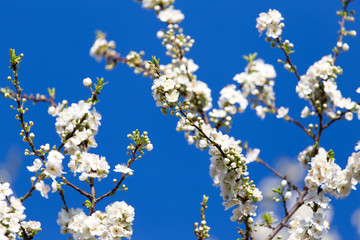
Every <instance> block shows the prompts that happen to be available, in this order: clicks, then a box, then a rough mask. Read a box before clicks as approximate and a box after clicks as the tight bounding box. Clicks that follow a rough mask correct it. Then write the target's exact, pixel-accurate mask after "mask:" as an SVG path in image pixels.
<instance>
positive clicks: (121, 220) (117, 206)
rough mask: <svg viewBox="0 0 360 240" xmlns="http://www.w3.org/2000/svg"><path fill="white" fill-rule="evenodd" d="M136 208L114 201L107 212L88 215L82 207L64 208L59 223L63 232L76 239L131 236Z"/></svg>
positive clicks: (110, 238) (108, 239)
mask: <svg viewBox="0 0 360 240" xmlns="http://www.w3.org/2000/svg"><path fill="white" fill-rule="evenodd" d="M134 216H135V212H134V208H133V207H131V206H130V205H127V204H126V203H125V202H123V201H122V202H114V203H112V204H111V205H109V206H107V207H106V208H105V212H101V211H96V212H94V213H93V214H92V215H90V216H87V215H86V214H85V213H84V212H82V210H81V209H70V210H68V211H67V210H65V209H62V210H61V212H59V218H58V220H57V223H58V224H59V225H60V226H61V232H62V233H63V234H66V233H67V232H68V233H71V234H72V236H73V238H74V239H75V240H85V239H104V240H105V239H106V240H112V239H114V240H115V239H122V238H128V239H130V238H131V235H132V233H133V230H132V227H131V226H132V224H133V221H134Z"/></svg>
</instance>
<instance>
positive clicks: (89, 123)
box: [49, 100, 101, 154]
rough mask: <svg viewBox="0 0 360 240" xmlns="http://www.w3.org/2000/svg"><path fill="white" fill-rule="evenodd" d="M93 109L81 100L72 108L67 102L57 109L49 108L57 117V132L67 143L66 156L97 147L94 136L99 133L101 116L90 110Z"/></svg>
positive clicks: (72, 105)
mask: <svg viewBox="0 0 360 240" xmlns="http://www.w3.org/2000/svg"><path fill="white" fill-rule="evenodd" d="M91 107H92V105H91V103H87V102H84V101H83V100H81V101H79V102H78V103H77V104H76V103H72V104H71V106H70V107H67V102H66V101H65V102H63V104H60V105H59V106H57V107H56V108H55V107H54V106H51V107H50V108H49V113H50V114H51V115H52V116H57V118H56V123H55V126H56V132H57V133H58V134H59V136H60V137H61V138H62V139H63V142H65V145H64V147H65V154H75V152H77V151H85V150H86V149H87V148H89V147H93V148H94V147H97V143H96V142H95V138H94V135H95V134H96V133H97V131H98V128H99V125H100V120H101V115H100V114H99V113H98V112H96V111H95V109H93V110H90V108H91ZM69 135H71V137H69Z"/></svg>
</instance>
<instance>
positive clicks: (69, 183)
mask: <svg viewBox="0 0 360 240" xmlns="http://www.w3.org/2000/svg"><path fill="white" fill-rule="evenodd" d="M61 179H62V180H63V182H64V183H65V185H67V186H69V187H71V188H73V189H75V190H76V191H78V192H79V193H80V194H81V195H84V196H85V197H87V198H88V199H90V200H91V197H92V195H91V194H90V193H87V192H86V191H84V190H82V189H80V188H79V187H77V186H75V185H74V184H72V183H71V182H69V181H68V180H67V179H66V178H65V177H63V176H62V178H61Z"/></svg>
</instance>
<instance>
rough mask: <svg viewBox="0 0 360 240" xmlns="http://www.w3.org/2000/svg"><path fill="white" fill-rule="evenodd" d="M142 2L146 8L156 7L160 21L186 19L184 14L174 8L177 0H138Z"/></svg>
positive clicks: (175, 21) (174, 21) (173, 21)
mask: <svg viewBox="0 0 360 240" xmlns="http://www.w3.org/2000/svg"><path fill="white" fill-rule="evenodd" d="M137 1H138V2H141V3H142V7H143V8H146V9H154V10H155V12H156V14H157V17H158V19H159V20H160V21H162V22H166V23H168V24H171V23H179V22H181V21H182V20H184V18H185V16H184V14H183V13H182V12H181V11H180V10H178V9H174V5H172V4H174V2H175V0H137Z"/></svg>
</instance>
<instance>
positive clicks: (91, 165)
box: [68, 152, 110, 181]
mask: <svg viewBox="0 0 360 240" xmlns="http://www.w3.org/2000/svg"><path fill="white" fill-rule="evenodd" d="M68 167H69V168H70V171H71V172H73V173H74V175H76V173H81V175H80V176H79V179H80V180H81V181H85V180H87V179H88V178H89V177H90V178H97V179H98V180H99V181H100V180H101V179H102V178H106V177H107V174H108V173H109V169H110V166H109V164H108V163H107V161H106V159H105V157H99V155H97V154H92V153H87V152H81V153H80V152H77V153H76V154H74V155H71V159H70V162H69V164H68Z"/></svg>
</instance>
